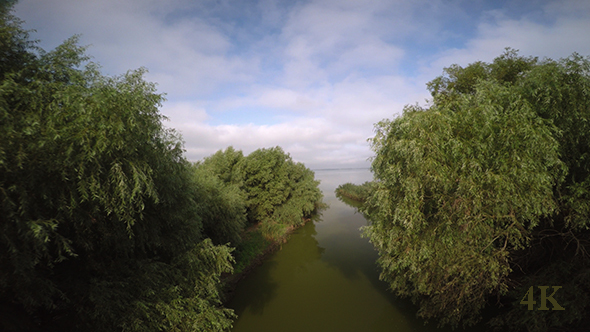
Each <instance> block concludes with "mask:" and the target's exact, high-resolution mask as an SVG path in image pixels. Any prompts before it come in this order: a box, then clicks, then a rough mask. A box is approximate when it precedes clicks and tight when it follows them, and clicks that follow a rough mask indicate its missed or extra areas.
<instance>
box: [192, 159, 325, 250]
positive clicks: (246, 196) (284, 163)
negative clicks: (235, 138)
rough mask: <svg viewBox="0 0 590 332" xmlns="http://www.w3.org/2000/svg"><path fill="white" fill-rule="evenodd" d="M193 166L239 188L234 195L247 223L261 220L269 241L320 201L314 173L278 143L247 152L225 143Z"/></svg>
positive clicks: (281, 237)
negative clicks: (246, 153) (224, 146)
mask: <svg viewBox="0 0 590 332" xmlns="http://www.w3.org/2000/svg"><path fill="white" fill-rule="evenodd" d="M195 167H196V168H197V170H199V171H201V172H208V174H211V175H213V176H216V177H217V178H218V179H219V181H221V183H223V185H224V186H228V187H231V188H233V190H234V191H239V192H240V193H239V195H238V194H236V195H235V197H236V200H239V201H240V202H243V203H240V204H244V206H245V218H246V219H247V221H248V224H249V225H254V224H260V229H261V231H262V234H263V235H264V236H266V237H267V238H268V239H270V240H272V241H283V240H284V239H285V235H286V234H287V233H288V231H289V229H290V228H293V227H298V226H300V225H302V224H303V222H304V218H306V217H309V216H310V215H311V214H312V213H313V212H314V211H316V210H317V209H318V207H319V206H320V205H321V200H322V197H323V196H322V192H321V191H320V189H319V187H318V185H319V181H316V180H315V178H314V173H313V172H312V171H311V170H309V169H308V168H306V167H305V166H304V165H303V164H301V163H296V162H294V161H293V160H292V159H291V157H290V156H289V154H287V153H285V152H284V151H283V150H282V149H281V148H280V147H274V148H270V149H258V150H256V151H254V152H252V153H250V154H249V155H248V156H244V155H243V153H242V152H241V151H236V150H235V149H234V148H233V147H228V148H227V149H226V150H225V151H222V150H220V151H217V152H216V153H215V154H213V155H212V156H210V157H207V158H205V159H204V160H203V161H201V162H198V163H196V164H195ZM238 196H239V197H238ZM240 225H242V224H240ZM238 228H239V227H236V228H235V230H236V231H237V230H238Z"/></svg>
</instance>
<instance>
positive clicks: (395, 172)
mask: <svg viewBox="0 0 590 332" xmlns="http://www.w3.org/2000/svg"><path fill="white" fill-rule="evenodd" d="M428 88H429V90H430V91H431V93H432V97H433V99H432V101H431V102H430V104H429V105H428V106H425V107H421V106H418V105H414V106H407V107H406V108H405V109H404V112H403V115H402V116H400V117H398V118H395V119H393V120H383V121H381V122H379V123H378V124H376V126H375V129H376V135H375V137H374V138H372V139H371V144H372V147H373V150H374V151H375V153H376V155H375V157H374V159H373V163H372V170H373V172H374V175H375V179H376V181H375V185H374V189H373V191H372V194H371V196H370V198H369V199H368V201H367V204H366V205H365V207H364V212H365V213H366V214H367V215H368V217H369V219H370V225H369V226H368V227H366V228H365V229H364V232H365V234H366V235H367V236H368V237H369V238H370V240H371V242H372V243H373V244H374V245H375V246H376V247H377V249H378V250H379V253H380V258H379V263H380V265H381V267H382V268H383V271H382V274H381V278H382V279H384V280H386V281H387V282H388V283H389V284H390V286H391V288H392V289H393V290H394V291H395V292H396V293H397V294H399V295H402V296H408V297H411V298H412V299H413V301H414V302H415V303H417V304H418V305H419V312H418V314H419V315H420V316H422V317H424V318H426V319H436V320H438V322H439V323H440V324H450V325H452V326H457V325H459V324H463V325H466V326H469V325H473V324H474V323H476V322H478V321H479V320H480V319H481V311H482V309H483V308H484V307H486V306H490V305H493V304H496V303H499V304H501V307H502V309H501V310H500V314H499V315H498V316H496V317H495V318H494V319H493V321H492V323H493V324H495V325H497V326H502V327H503V328H512V329H515V330H527V329H528V330H529V331H545V330H548V329H550V328H556V327H560V328H566V327H572V326H577V325H579V324H582V323H581V321H582V319H587V315H586V314H585V312H587V310H588V308H590V256H589V254H588V249H590V234H589V231H588V230H589V225H590V224H589V220H590V218H589V217H590V214H589V213H590V210H589V208H588V206H589V205H588V204H589V198H590V196H588V195H589V194H590V178H589V176H588V175H590V172H589V171H590V169H589V167H590V166H588V165H589V164H588V163H587V160H588V152H589V149H590V141H589V139H590V130H589V129H590V128H589V127H588V125H589V124H588V122H589V120H590V61H589V60H588V58H584V57H581V56H579V55H577V54H574V55H572V56H571V57H569V58H566V59H562V60H559V61H554V60H551V59H545V60H539V59H537V58H531V57H522V56H519V55H518V53H517V52H516V51H514V50H511V49H507V50H506V52H505V53H504V54H502V55H501V56H499V57H497V58H496V59H495V60H494V61H493V62H492V63H484V62H476V63H473V64H470V65H468V66H467V67H461V66H458V65H453V66H451V67H449V68H446V69H445V71H444V75H443V76H440V77H438V78H436V79H434V80H433V81H431V82H430V83H429V84H428ZM543 285H556V286H563V289H562V290H560V292H559V293H558V295H556V297H555V298H556V300H557V301H558V302H559V304H560V305H561V306H563V307H565V308H566V310H565V311H538V310H534V311H529V310H528V308H527V306H526V305H521V304H520V303H519V302H520V301H521V299H522V298H523V297H524V296H525V294H526V293H527V289H529V287H531V286H534V287H537V286H543ZM537 293H538V292H537ZM538 295H539V294H537V295H536V299H537V303H540V300H539V298H538Z"/></svg>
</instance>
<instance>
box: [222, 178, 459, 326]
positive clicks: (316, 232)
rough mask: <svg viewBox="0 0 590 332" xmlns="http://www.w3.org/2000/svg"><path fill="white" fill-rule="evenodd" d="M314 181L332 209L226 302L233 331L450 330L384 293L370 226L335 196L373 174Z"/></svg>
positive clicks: (292, 241) (306, 226)
mask: <svg viewBox="0 0 590 332" xmlns="http://www.w3.org/2000/svg"><path fill="white" fill-rule="evenodd" d="M316 178H317V179H320V180H321V181H322V184H321V188H322V190H323V192H324V201H325V202H326V203H327V204H329V206H330V207H329V208H328V209H327V210H325V211H324V212H323V213H322V217H321V219H320V220H319V221H316V222H310V223H307V224H306V225H305V226H304V227H302V228H300V229H298V230H297V231H296V232H295V233H294V234H293V235H292V236H291V238H290V239H289V242H288V243H286V244H284V245H283V247H282V249H281V250H280V251H278V252H276V253H275V254H273V255H272V256H271V257H270V258H269V259H268V260H267V261H266V262H265V263H264V264H263V265H261V266H260V267H258V268H257V269H256V270H254V271H253V272H252V273H251V274H250V275H249V276H247V277H246V278H245V279H244V280H242V281H241V282H240V284H239V285H238V288H237V290H236V293H235V297H234V298H233V300H232V302H231V303H230V304H229V307H231V308H233V309H235V311H236V313H237V314H238V320H237V321H236V322H235V323H234V328H233V330H232V331H233V332H247V331H257V332H260V331H279V332H289V331H297V332H302V331H303V332H315V331H318V332H320V331H321V332H330V331H334V332H346V331H351V332H352V331H354V332H358V331H367V332H373V331H375V332H379V331H396V332H406V331H448V330H442V329H435V328H434V326H432V325H428V326H425V325H424V323H423V321H421V320H419V319H417V318H416V317H415V313H416V311H415V310H416V309H415V308H414V307H413V306H412V305H411V304H410V303H409V302H408V301H405V300H400V299H398V298H396V297H395V296H393V295H392V294H391V292H389V291H387V286H386V284H385V283H384V282H381V281H379V277H378V276H379V269H378V266H377V265H376V263H375V261H376V259H377V252H376V251H375V250H374V248H373V246H372V245H371V244H370V243H369V242H368V240H367V239H366V238H361V237H360V231H359V228H360V227H361V226H364V225H366V220H365V219H364V218H363V216H362V215H360V214H358V213H356V212H355V210H354V209H353V208H352V207H349V206H347V205H345V204H344V203H342V202H340V201H339V200H338V199H337V198H336V197H335V196H334V189H335V188H336V187H337V186H338V185H340V184H343V183H345V182H353V183H362V182H364V181H367V180H370V179H371V174H370V172H369V171H368V170H330V171H327V170H326V171H324V170H320V171H316Z"/></svg>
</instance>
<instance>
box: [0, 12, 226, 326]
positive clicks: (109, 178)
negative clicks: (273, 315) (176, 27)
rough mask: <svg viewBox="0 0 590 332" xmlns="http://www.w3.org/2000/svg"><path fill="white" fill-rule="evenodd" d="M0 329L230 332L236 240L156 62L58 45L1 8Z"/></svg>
mask: <svg viewBox="0 0 590 332" xmlns="http://www.w3.org/2000/svg"><path fill="white" fill-rule="evenodd" d="M0 23H1V25H0V45H1V47H0V60H1V61H0V75H1V76H0V234H1V236H0V329H2V330H4V331H36V330H38V331H48V330H51V331H58V330H61V331H74V330H84V331H117V330H124V331H155V330H158V331H163V330H170V331H221V330H224V329H227V328H228V327H230V326H231V319H232V318H233V313H232V311H231V310H228V309H224V308H222V307H221V305H220V301H219V296H218V294H217V283H218V278H219V275H220V274H221V273H222V272H224V271H229V270H231V255H230V250H229V249H228V248H227V247H221V246H214V245H212V243H211V241H210V240H209V239H205V237H204V236H203V234H202V233H201V227H202V216H201V215H200V213H199V205H198V204H197V203H196V202H197V201H199V200H200V198H201V197H200V195H202V193H201V192H199V191H198V190H197V189H196V188H197V187H196V186H195V182H194V177H193V174H192V170H191V168H190V165H189V163H188V162H187V161H186V160H185V159H184V157H183V156H182V153H183V151H182V142H181V141H180V138H179V137H178V135H176V134H175V133H174V131H172V130H168V129H165V128H164V127H163V125H162V120H163V117H162V115H160V113H159V110H158V108H159V106H160V103H161V102H162V100H163V96H162V95H161V94H158V93H157V91H156V88H155V85H154V84H153V83H149V82H146V81H145V80H144V79H143V74H144V72H145V71H144V70H143V69H140V70H136V71H130V72H128V73H126V74H124V75H121V76H117V77H107V76H104V75H102V74H101V73H100V71H99V70H98V67H97V66H96V65H94V64H93V63H89V62H87V60H88V57H87V56H86V55H85V53H84V48H82V47H79V46H77V41H76V38H71V39H69V40H67V41H66V42H64V43H63V44H62V45H60V46H58V47H57V48H56V49H55V50H52V51H50V52H45V51H43V50H41V49H39V48H37V47H35V44H34V43H33V42H31V41H30V39H29V37H28V33H27V32H26V31H24V30H22V28H21V27H20V24H21V23H20V21H18V19H16V18H15V17H13V16H11V14H10V6H8V5H7V3H6V2H3V3H2V5H0Z"/></svg>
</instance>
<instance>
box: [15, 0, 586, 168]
mask: <svg viewBox="0 0 590 332" xmlns="http://www.w3.org/2000/svg"><path fill="white" fill-rule="evenodd" d="M15 14H16V16H18V17H20V18H21V19H23V20H25V21H26V23H25V28H27V29H35V30H37V32H36V33H34V34H33V38H36V39H40V40H41V43H40V46H41V47H43V48H44V49H46V50H50V49H53V48H54V47H55V46H57V45H59V44H60V43H61V42H63V41H64V40H65V39H67V38H69V37H71V36H72V35H74V34H80V35H81V39H80V44H81V45H88V46H89V48H88V54H89V55H91V56H92V57H93V61H95V62H97V63H99V64H100V65H101V66H102V70H103V73H104V74H108V75H119V74H123V73H125V72H126V71H127V70H130V69H136V68H139V67H146V68H147V69H148V70H149V73H148V74H147V75H146V79H147V80H148V81H152V82H156V83H157V84H158V89H159V91H160V92H162V93H166V98H167V101H166V102H165V103H164V105H163V106H162V108H161V111H162V113H163V114H164V115H166V116H168V117H169V118H170V121H168V122H166V126H169V127H173V128H176V129H177V130H179V131H180V132H181V133H182V136H183V139H184V141H185V149H186V156H187V158H188V159H189V160H191V161H197V160H200V159H202V158H204V157H206V156H208V155H211V154H212V153H214V152H215V151H217V150H219V149H225V148H226V147H227V146H230V145H232V146H234V147H235V148H236V149H241V150H243V151H244V152H245V153H249V152H251V151H253V150H255V149H257V148H262V147H273V146H276V145H280V146H281V147H282V148H283V149H284V150H285V151H287V152H289V153H290V154H291V156H292V157H293V159H294V160H296V161H301V162H303V163H305V164H306V166H308V167H311V168H338V167H367V166H368V165H369V163H370V162H369V161H368V158H370V157H371V156H372V155H373V153H372V151H371V150H370V147H369V144H368V143H367V139H368V138H369V137H372V136H373V124H374V123H376V122H378V121H380V120H382V119H384V118H393V117H395V116H398V115H399V114H401V111H402V110H403V107H404V105H407V104H415V103H419V104H425V103H426V100H427V99H428V98H429V94H428V91H427V90H426V85H425V84H426V82H428V81H430V80H432V79H433V78H435V77H436V76H438V75H441V74H442V70H443V68H444V67H448V66H450V65H451V64H454V63H457V64H460V65H467V64H469V63H471V62H474V61H479V60H482V61H491V60H493V58H494V57H496V56H498V55H500V54H501V53H502V52H503V50H504V48H506V47H511V48H515V49H518V50H520V54H522V55H526V56H529V55H532V56H539V57H540V58H543V57H550V58H553V59H558V58H562V57H567V56H569V55H571V54H572V53H573V52H578V53H580V54H582V55H585V56H586V55H590V1H586V0H558V1H541V0H539V1H536V0H516V1H483V0H468V1H459V0H424V1H415V0H388V1H385V0H382V1H379V0H376V1H362V0H310V1H278V0H260V1H254V0H252V1H238V0H233V1H230V0H202V1H195V0H169V1H162V0H20V1H19V3H18V4H17V5H16V8H15Z"/></svg>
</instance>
